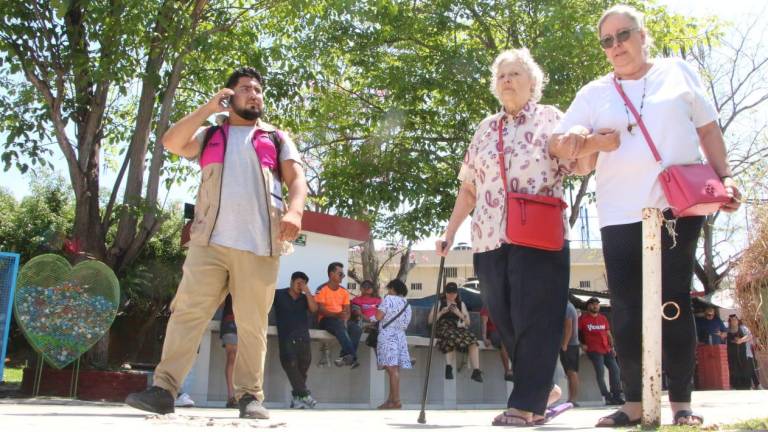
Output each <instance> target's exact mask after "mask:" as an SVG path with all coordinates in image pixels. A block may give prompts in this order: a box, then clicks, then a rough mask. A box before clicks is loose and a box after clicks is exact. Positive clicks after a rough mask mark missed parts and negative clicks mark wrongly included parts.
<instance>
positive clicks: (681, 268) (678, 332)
mask: <svg viewBox="0 0 768 432" xmlns="http://www.w3.org/2000/svg"><path fill="white" fill-rule="evenodd" d="M703 221H704V218H703V217H684V218H679V219H678V220H677V226H676V228H675V231H676V232H677V245H676V246H675V247H674V248H673V247H672V238H671V237H670V236H669V234H668V233H667V229H666V228H664V227H662V229H661V299H662V302H668V301H674V302H675V303H677V304H678V305H680V317H678V318H677V319H676V320H672V321H667V320H664V321H663V322H662V324H661V339H662V340H661V342H662V359H663V362H664V368H665V370H666V372H667V376H668V378H669V400H670V401H671V402H690V401H691V389H692V381H693V371H694V366H695V364H696V330H695V327H694V323H693V313H692V312H691V281H692V279H693V265H694V260H695V259H696V256H695V253H696V244H697V242H698V240H699V232H700V231H701V225H702V223H703ZM600 233H601V234H602V239H603V256H604V257H605V270H606V273H607V276H608V291H610V293H611V324H612V328H613V336H614V339H615V342H616V354H618V356H619V359H621V380H622V381H623V382H624V393H625V395H626V396H627V401H628V402H640V399H641V396H642V365H641V357H642V344H641V343H640V341H641V339H642V338H641V334H642V321H643V227H642V222H637V223H633V224H626V225H609V226H606V227H603V228H602V229H601V230H600ZM668 312H670V313H673V312H674V311H673V310H669V311H668Z"/></svg>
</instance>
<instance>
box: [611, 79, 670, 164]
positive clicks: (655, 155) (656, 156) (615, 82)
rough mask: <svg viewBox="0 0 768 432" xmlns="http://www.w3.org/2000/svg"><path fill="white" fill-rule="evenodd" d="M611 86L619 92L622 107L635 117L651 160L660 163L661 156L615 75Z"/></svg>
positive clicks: (641, 118)
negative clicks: (624, 106) (650, 154)
mask: <svg viewBox="0 0 768 432" xmlns="http://www.w3.org/2000/svg"><path fill="white" fill-rule="evenodd" d="M613 85H614V87H616V91H618V92H619V95H620V96H621V98H622V99H624V105H626V106H627V108H629V110H630V111H632V115H633V116H634V117H635V120H636V121H637V126H638V127H639V128H640V131H641V132H643V136H644V137H645V142H647V143H648V147H650V148H651V153H653V158H654V159H656V162H658V163H661V156H660V155H659V151H658V150H657V149H656V145H655V144H654V143H653V139H652V138H651V134H649V133H648V129H647V128H646V127H645V123H644V122H643V117H642V116H641V115H640V114H639V113H638V112H637V109H635V106H634V105H633V104H632V101H631V100H629V98H628V97H627V94H626V93H624V89H623V88H622V87H621V84H619V80H617V79H616V75H614V76H613Z"/></svg>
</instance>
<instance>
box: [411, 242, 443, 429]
mask: <svg viewBox="0 0 768 432" xmlns="http://www.w3.org/2000/svg"><path fill="white" fill-rule="evenodd" d="M445 244H446V242H443V247H445ZM444 268H445V257H440V269H439V270H438V271H437V290H436V293H435V304H434V305H432V317H433V318H432V330H431V331H430V332H429V351H427V374H426V375H425V376H424V390H423V391H422V393H421V412H420V413H419V420H418V422H419V423H421V424H424V423H426V422H427V416H426V414H425V413H424V406H425V405H426V404H427V389H428V388H429V368H430V367H431V366H432V347H433V346H434V343H435V330H436V329H437V306H438V305H439V304H440V290H442V288H443V270H444Z"/></svg>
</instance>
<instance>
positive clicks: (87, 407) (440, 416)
mask: <svg viewBox="0 0 768 432" xmlns="http://www.w3.org/2000/svg"><path fill="white" fill-rule="evenodd" d="M693 397H694V408H695V409H696V410H697V411H699V412H701V413H702V414H703V415H704V416H705V417H706V424H729V423H734V422H737V421H740V420H746V419H750V418H757V417H767V416H768V390H761V391H709V392H696V393H694V396H693ZM663 410H664V411H663V416H662V422H663V423H666V424H669V423H670V422H671V420H672V415H671V413H670V412H669V406H668V405H667V404H663ZM497 412H499V410H494V411H491V410H474V411H447V410H428V411H427V413H426V417H427V424H425V425H420V424H418V423H417V422H416V419H417V418H418V415H419V411H418V409H411V410H402V411H371V410H322V409H317V410H312V411H301V410H272V411H271V414H272V418H271V419H270V420H240V419H238V418H237V411H236V410H231V409H229V410H227V409H212V408H183V409H177V410H176V414H171V415H166V416H147V415H145V414H143V413H142V412H140V411H137V410H135V409H132V408H130V407H128V406H125V405H122V404H112V403H98V402H84V401H72V400H67V399H53V398H38V399H0V425H2V430H3V431H13V432H26V431H55V432H69V431H72V432H97V431H98V432H118V431H130V432H139V431H142V432H143V431H191V430H197V429H203V430H206V431H223V430H227V431H232V430H255V429H274V430H277V431H302V432H309V431H312V432H325V431H333V432H348V431H365V432H375V431H402V430H425V431H426V430H440V431H441V432H442V431H462V432H471V431H481V430H484V431H487V430H488V426H489V425H490V421H491V419H492V418H493V416H494V415H495V414H497ZM610 412H611V410H609V409H605V408H604V407H599V408H598V407H593V408H578V409H574V410H571V411H568V412H566V413H564V414H563V415H562V416H560V417H558V418H556V419H554V420H553V421H552V422H551V423H549V424H548V425H545V426H539V427H535V428H531V429H535V430H544V431H550V430H591V429H592V428H593V425H594V423H595V421H596V420H597V418H598V417H600V416H603V415H605V414H609V413H610Z"/></svg>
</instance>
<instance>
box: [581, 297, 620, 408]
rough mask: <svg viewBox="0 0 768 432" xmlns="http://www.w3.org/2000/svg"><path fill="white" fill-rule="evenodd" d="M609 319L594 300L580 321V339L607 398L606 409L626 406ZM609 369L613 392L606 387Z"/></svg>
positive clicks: (601, 391)
mask: <svg viewBox="0 0 768 432" xmlns="http://www.w3.org/2000/svg"><path fill="white" fill-rule="evenodd" d="M610 330H611V326H610V324H609V323H608V318H606V317H605V315H603V314H601V313H600V300H598V298H597V297H591V298H590V299H589V300H587V311H586V313H583V314H581V316H580V317H579V339H580V340H581V344H582V345H581V349H583V350H584V352H586V353H587V357H589V359H590V360H591V361H592V365H593V366H594V367H595V378H596V379H597V386H598V387H599V388H600V393H601V394H602V395H603V397H604V398H605V404H606V405H623V404H624V398H623V397H622V396H621V393H622V391H621V381H620V378H619V364H618V363H617V362H616V352H615V351H614V350H613V336H611V331H610ZM605 367H607V368H608V377H609V380H610V385H611V391H610V392H609V391H608V389H607V388H606V386H605Z"/></svg>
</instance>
